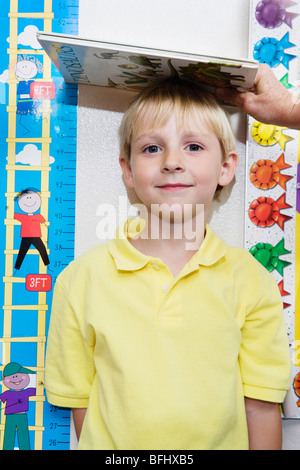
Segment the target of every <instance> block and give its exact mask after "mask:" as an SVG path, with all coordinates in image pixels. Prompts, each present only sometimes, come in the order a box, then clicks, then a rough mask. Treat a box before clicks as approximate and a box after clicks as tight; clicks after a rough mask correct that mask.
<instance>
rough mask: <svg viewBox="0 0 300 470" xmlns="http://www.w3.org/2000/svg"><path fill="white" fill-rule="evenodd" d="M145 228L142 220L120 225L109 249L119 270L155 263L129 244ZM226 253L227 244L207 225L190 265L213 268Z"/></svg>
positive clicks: (133, 268) (130, 220)
mask: <svg viewBox="0 0 300 470" xmlns="http://www.w3.org/2000/svg"><path fill="white" fill-rule="evenodd" d="M144 226H145V221H144V220H142V219H128V220H126V221H125V222H124V223H123V224H121V225H120V227H119V228H118V229H117V232H116V237H115V238H114V239H113V240H111V241H110V242H109V244H108V249H109V252H110V254H111V256H112V257H113V259H114V261H115V264H116V267H117V269H118V270H121V271H137V270H139V269H142V268H143V267H145V266H146V265H147V264H148V262H149V261H150V260H152V261H153V258H151V257H150V256H147V255H144V254H143V253H141V252H140V251H138V250H137V249H136V248H134V247H133V246H132V244H131V243H130V242H129V239H130V238H134V236H136V235H137V234H138V233H139V232H141V231H142V230H143V228H144ZM226 253H227V248H226V244H225V243H224V242H223V241H222V240H221V239H220V238H219V237H217V235H216V234H215V233H214V231H213V230H212V229H211V228H210V226H209V225H206V234H205V237H204V240H203V242H202V244H201V246H200V248H199V250H198V251H197V252H196V253H195V255H194V256H193V257H192V259H191V260H190V261H189V263H188V264H190V263H192V264H193V265H194V266H195V265H199V266H211V265H213V264H215V263H216V262H217V261H219V260H220V259H221V258H222V257H223V256H225V255H226Z"/></svg>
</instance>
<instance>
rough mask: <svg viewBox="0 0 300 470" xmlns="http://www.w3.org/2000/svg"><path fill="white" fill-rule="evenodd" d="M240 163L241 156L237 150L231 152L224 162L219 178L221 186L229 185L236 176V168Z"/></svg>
mask: <svg viewBox="0 0 300 470" xmlns="http://www.w3.org/2000/svg"><path fill="white" fill-rule="evenodd" d="M238 165H239V156H238V154H237V153H236V152H234V151H232V152H229V154H228V157H227V158H226V160H225V161H224V163H223V167H222V171H221V174H220V178H219V185H220V186H227V185H228V184H229V183H230V182H231V181H232V180H233V178H234V175H235V172H236V169H237V167H238Z"/></svg>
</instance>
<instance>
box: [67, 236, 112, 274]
mask: <svg viewBox="0 0 300 470" xmlns="http://www.w3.org/2000/svg"><path fill="white" fill-rule="evenodd" d="M109 262H110V254H109V249H108V243H102V244H99V245H96V246H94V247H92V248H89V249H88V250H87V251H86V252H85V253H83V254H81V255H80V256H78V257H77V258H76V259H74V260H73V261H71V262H70V263H69V265H68V266H67V267H66V268H65V269H64V270H63V271H62V272H61V273H60V274H59V276H58V281H59V282H68V281H69V280H71V279H73V278H74V277H77V276H80V277H81V278H84V276H85V275H86V276H89V275H93V273H97V274H99V271H101V270H102V271H105V270H106V268H107V264H109ZM100 268H102V269H100ZM103 268H105V269H103Z"/></svg>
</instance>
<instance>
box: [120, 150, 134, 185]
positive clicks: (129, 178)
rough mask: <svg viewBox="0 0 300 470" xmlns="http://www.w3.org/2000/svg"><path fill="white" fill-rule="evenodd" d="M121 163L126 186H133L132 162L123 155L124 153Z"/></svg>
mask: <svg viewBox="0 0 300 470" xmlns="http://www.w3.org/2000/svg"><path fill="white" fill-rule="evenodd" d="M119 163H120V166H121V168H122V172H123V178H124V181H125V184H126V186H128V187H129V188H133V175H132V171H131V166H130V163H129V162H128V160H127V159H126V158H125V157H123V155H120V157H119Z"/></svg>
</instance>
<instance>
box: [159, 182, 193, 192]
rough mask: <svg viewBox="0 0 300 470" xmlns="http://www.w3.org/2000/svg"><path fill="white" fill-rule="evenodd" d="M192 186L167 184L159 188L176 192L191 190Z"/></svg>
mask: <svg viewBox="0 0 300 470" xmlns="http://www.w3.org/2000/svg"><path fill="white" fill-rule="evenodd" d="M191 187H192V184H182V183H167V184H162V185H157V188H160V189H165V190H169V191H172V190H173V191H175V190H180V189H186V188H191Z"/></svg>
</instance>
